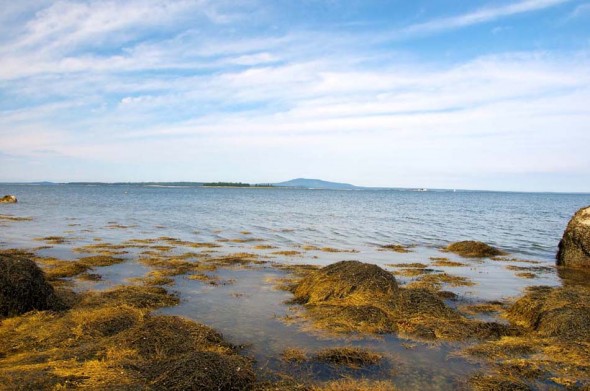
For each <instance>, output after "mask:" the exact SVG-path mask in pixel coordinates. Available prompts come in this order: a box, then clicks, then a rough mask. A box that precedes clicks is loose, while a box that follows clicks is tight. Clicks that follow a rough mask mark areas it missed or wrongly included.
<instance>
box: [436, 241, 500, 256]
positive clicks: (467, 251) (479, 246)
mask: <svg viewBox="0 0 590 391" xmlns="http://www.w3.org/2000/svg"><path fill="white" fill-rule="evenodd" d="M444 251H449V252H452V253H455V254H459V255H461V256H462V257H466V258H485V257H495V256H498V255H506V253H505V252H504V251H501V250H498V249H497V248H495V247H492V246H490V245H489V244H485V243H482V242H477V241H475V240H465V241H463V242H456V243H451V244H450V245H448V246H447V247H445V248H444Z"/></svg>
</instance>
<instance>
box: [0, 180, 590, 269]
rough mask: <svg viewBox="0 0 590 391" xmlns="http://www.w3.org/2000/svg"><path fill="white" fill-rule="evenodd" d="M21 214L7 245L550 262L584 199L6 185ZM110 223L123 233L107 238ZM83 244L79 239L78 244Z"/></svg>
mask: <svg viewBox="0 0 590 391" xmlns="http://www.w3.org/2000/svg"><path fill="white" fill-rule="evenodd" d="M0 194H15V195H17V197H18V199H19V203H18V204H16V205H0V213H3V214H13V215H18V216H28V217H32V218H33V221H32V222H31V223H28V224H18V225H12V226H11V227H10V229H3V230H2V235H1V237H0V239H1V241H2V244H3V245H5V246H6V245H26V244H27V243H29V242H30V240H31V239H33V238H35V237H39V236H47V235H63V234H64V232H66V233H67V232H70V233H71V231H72V230H75V227H77V225H74V224H79V226H80V227H84V229H85V230H86V233H87V235H86V236H89V235H88V233H90V232H89V231H90V230H91V231H92V233H93V234H96V235H99V236H101V237H103V238H105V239H111V240H117V239H126V238H128V237H137V236H141V237H145V236H146V235H147V236H150V235H152V236H153V235H157V236H162V235H165V236H173V237H178V238H180V239H187V240H217V239H220V238H231V237H235V236H239V235H240V233H241V232H242V231H249V232H251V233H252V235H253V236H255V237H257V238H261V239H265V240H267V241H269V242H272V244H273V245H277V246H281V247H290V246H297V245H302V244H313V245H321V246H332V247H338V248H343V249H358V250H362V249H363V248H370V247H374V246H378V245H382V244H389V243H399V244H405V245H417V246H419V247H425V248H428V247H440V246H444V245H446V244H448V243H449V242H453V241H458V240H465V239H473V240H481V241H484V242H487V243H489V244H492V245H495V246H498V247H500V248H502V249H505V250H507V251H509V252H511V253H513V254H516V255H518V256H525V257H535V258H539V259H542V260H547V261H549V260H552V259H553V257H554V254H555V251H556V246H557V244H558V242H559V239H560V237H561V235H562V233H563V229H564V228H565V226H566V224H567V221H568V220H569V218H570V217H571V215H572V214H573V213H574V212H575V211H576V210H577V209H579V208H581V207H583V206H586V205H588V204H590V195H588V194H546V193H538V194H531V193H495V192H434V191H431V192H411V191H395V190H361V191H333V190H293V189H277V188H275V189H234V188H231V189H230V188H225V189H223V188H198V187H194V188H178V187H176V188H172V187H145V186H137V185H129V186H123V185H121V186H105V185H99V186H82V185H54V186H35V185H5V184H0ZM113 222H115V223H117V224H120V225H124V226H128V227H129V228H128V229H126V230H113V229H109V228H107V227H108V226H112V225H113ZM81 239H83V238H81Z"/></svg>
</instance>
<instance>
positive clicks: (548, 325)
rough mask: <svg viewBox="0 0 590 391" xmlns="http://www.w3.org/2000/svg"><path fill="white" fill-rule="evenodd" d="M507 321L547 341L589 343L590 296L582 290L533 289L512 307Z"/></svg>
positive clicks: (576, 288) (566, 288)
mask: <svg viewBox="0 0 590 391" xmlns="http://www.w3.org/2000/svg"><path fill="white" fill-rule="evenodd" d="M508 317H509V319H510V320H512V321H514V322H516V323H517V324H519V325H521V326H525V327H527V328H528V329H531V330H533V331H535V332H537V333H538V334H539V335H541V336H544V337H556V338H563V339H567V340H570V341H590V292H589V291H588V289H587V288H582V287H562V288H552V287H547V286H540V287H532V288H529V289H528V291H527V293H526V294H525V295H524V296H523V297H521V298H520V299H518V300H517V301H516V302H515V303H514V304H513V305H512V307H510V309H509V310H508Z"/></svg>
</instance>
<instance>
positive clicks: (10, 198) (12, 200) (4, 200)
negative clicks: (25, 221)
mask: <svg viewBox="0 0 590 391" xmlns="http://www.w3.org/2000/svg"><path fill="white" fill-rule="evenodd" d="M16 202H17V199H16V197H15V196H13V195H10V194H7V195H5V196H4V197H2V198H0V204H15V203H16Z"/></svg>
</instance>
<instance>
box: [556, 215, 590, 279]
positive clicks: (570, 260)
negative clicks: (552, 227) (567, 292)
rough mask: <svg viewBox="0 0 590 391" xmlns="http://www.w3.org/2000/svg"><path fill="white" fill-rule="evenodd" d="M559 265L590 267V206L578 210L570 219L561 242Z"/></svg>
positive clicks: (558, 255)
mask: <svg viewBox="0 0 590 391" xmlns="http://www.w3.org/2000/svg"><path fill="white" fill-rule="evenodd" d="M557 265H559V266H566V267H571V268H589V269H590V206H587V207H585V208H582V209H580V210H578V211H577V212H576V214H574V216H573V217H572V219H571V220H570V221H569V223H568V225H567V228H566V229H565V232H564V233H563V238H562V239H561V241H560V242H559V250H558V252H557Z"/></svg>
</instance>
